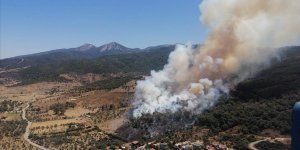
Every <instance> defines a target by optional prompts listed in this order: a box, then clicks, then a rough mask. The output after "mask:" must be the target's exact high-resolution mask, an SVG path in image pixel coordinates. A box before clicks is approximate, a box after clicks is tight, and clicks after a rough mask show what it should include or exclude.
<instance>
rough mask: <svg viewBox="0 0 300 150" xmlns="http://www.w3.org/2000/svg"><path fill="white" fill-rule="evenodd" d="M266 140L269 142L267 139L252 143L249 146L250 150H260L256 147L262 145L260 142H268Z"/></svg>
mask: <svg viewBox="0 0 300 150" xmlns="http://www.w3.org/2000/svg"><path fill="white" fill-rule="evenodd" d="M266 140H267V139H263V140H258V141H254V142H252V143H250V144H249V145H248V148H249V149H250V150H259V149H257V148H255V145H256V144H258V143H260V142H262V141H266Z"/></svg>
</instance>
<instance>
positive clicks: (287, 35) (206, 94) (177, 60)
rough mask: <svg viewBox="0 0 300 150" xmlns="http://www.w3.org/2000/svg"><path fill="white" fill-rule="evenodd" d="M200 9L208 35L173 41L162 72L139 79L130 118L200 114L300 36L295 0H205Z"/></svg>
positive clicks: (299, 12) (153, 72) (299, 18)
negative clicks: (193, 41)
mask: <svg viewBox="0 0 300 150" xmlns="http://www.w3.org/2000/svg"><path fill="white" fill-rule="evenodd" d="M200 10H201V14H202V16H201V21H202V22H203V23H204V24H205V25H207V26H208V27H209V28H210V30H211V34H210V35H209V36H208V38H207V40H206V41H205V42H204V43H203V45H202V46H200V48H196V49H195V48H193V47H192V46H191V45H187V46H186V45H177V47H176V49H175V51H173V52H172V53H171V54H170V56H169V60H168V64H166V65H165V66H164V68H163V70H160V71H151V76H149V77H146V78H145V80H141V81H138V82H137V87H136V92H135V102H134V106H135V109H134V111H133V115H134V117H139V116H141V115H142V114H144V113H150V114H151V113H153V112H155V111H157V112H161V113H164V112H176V111H178V110H188V111H192V112H195V113H201V112H202V111H203V110H205V109H207V108H209V107H211V106H213V105H214V104H215V103H216V102H217V101H218V99H219V98H220V96H221V95H223V94H227V93H228V92H229V90H230V89H231V88H232V87H234V86H235V85H236V84H237V83H238V82H240V81H242V80H244V79H246V78H247V77H249V76H251V75H253V74H254V73H255V72H257V71H259V70H260V69H262V68H263V67H265V66H267V65H268V63H269V62H270V59H271V58H273V57H275V56H276V48H277V47H281V46H284V45H289V44H293V42H295V41H296V40H297V39H299V36H300V17H299V14H300V1H299V0H204V1H203V2H202V3H201V4H200Z"/></svg>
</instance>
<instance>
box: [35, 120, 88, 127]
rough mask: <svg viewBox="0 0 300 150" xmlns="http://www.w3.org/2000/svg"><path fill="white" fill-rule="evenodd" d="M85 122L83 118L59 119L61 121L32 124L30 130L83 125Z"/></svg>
mask: <svg viewBox="0 0 300 150" xmlns="http://www.w3.org/2000/svg"><path fill="white" fill-rule="evenodd" d="M85 122H87V121H86V120H85V119H84V118H74V119H61V120H51V121H43V122H33V123H32V125H31V128H34V127H41V126H44V127H46V126H51V125H52V126H54V125H62V124H68V123H85Z"/></svg>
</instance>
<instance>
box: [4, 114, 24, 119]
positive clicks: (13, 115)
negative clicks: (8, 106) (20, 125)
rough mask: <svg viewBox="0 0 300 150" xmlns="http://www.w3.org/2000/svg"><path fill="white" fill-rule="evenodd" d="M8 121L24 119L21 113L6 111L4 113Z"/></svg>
mask: <svg viewBox="0 0 300 150" xmlns="http://www.w3.org/2000/svg"><path fill="white" fill-rule="evenodd" d="M3 116H4V117H6V118H5V120H6V121H18V120H22V118H21V113H4V114H3Z"/></svg>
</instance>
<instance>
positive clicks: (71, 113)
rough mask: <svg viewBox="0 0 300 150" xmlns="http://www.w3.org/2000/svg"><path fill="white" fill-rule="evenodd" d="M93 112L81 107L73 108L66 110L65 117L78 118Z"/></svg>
mask: <svg viewBox="0 0 300 150" xmlns="http://www.w3.org/2000/svg"><path fill="white" fill-rule="evenodd" d="M92 112H93V111H91V110H89V109H85V108H82V107H75V108H70V109H67V110H66V112H65V116H67V117H80V116H82V115H84V114H86V113H92Z"/></svg>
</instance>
